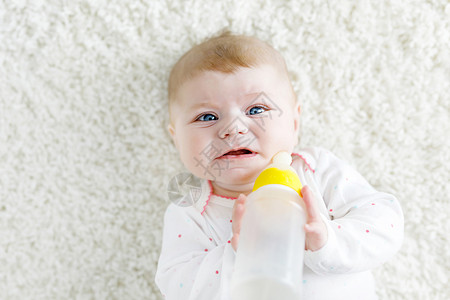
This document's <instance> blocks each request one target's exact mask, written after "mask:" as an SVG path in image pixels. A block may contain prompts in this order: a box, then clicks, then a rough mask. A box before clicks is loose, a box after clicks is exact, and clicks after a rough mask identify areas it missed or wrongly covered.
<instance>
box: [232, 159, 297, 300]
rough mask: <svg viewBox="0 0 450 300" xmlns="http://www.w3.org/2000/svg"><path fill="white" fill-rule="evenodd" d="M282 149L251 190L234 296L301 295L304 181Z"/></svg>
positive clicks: (248, 299)
mask: <svg viewBox="0 0 450 300" xmlns="http://www.w3.org/2000/svg"><path fill="white" fill-rule="evenodd" d="M291 162H292V158H291V155H290V154H289V153H287V152H279V153H278V154H276V155H275V156H274V157H273V158H272V164H271V165H269V166H268V167H267V168H266V169H265V170H263V171H262V172H261V174H260V175H259V176H258V178H257V179H256V181H255V185H254V187H253V191H252V193H250V194H249V195H248V198H247V201H246V210H245V214H244V216H243V219H242V225H241V233H240V237H239V247H238V249H237V253H236V261H235V265H234V272H233V278H232V281H231V295H232V299H233V300H269V299H270V300H273V299H283V300H291V299H295V300H298V299H300V297H301V287H302V272H303V255H304V249H305V232H304V229H303V226H304V225H305V222H306V213H305V208H304V203H303V200H302V199H301V197H300V195H301V193H300V190H301V188H302V185H301V183H300V180H299V178H298V176H297V173H296V172H295V170H294V169H293V168H292V167H291V166H290V165H291Z"/></svg>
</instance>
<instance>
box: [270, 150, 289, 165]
mask: <svg viewBox="0 0 450 300" xmlns="http://www.w3.org/2000/svg"><path fill="white" fill-rule="evenodd" d="M272 162H273V164H274V165H281V166H284V167H285V168H287V167H289V166H290V165H291V163H292V157H291V155H290V154H289V153H287V152H286V151H280V152H278V153H277V154H275V156H274V157H273V158H272Z"/></svg>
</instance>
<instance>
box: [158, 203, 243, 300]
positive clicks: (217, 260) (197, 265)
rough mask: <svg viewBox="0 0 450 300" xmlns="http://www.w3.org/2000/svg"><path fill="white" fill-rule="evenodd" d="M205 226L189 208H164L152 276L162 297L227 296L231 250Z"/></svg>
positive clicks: (172, 299)
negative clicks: (161, 230) (158, 256)
mask: <svg viewBox="0 0 450 300" xmlns="http://www.w3.org/2000/svg"><path fill="white" fill-rule="evenodd" d="M208 226H211V225H210V224H207V223H206V221H205V219H204V218H203V216H202V215H201V214H200V213H199V212H197V211H196V210H195V209H193V208H182V207H178V206H176V205H173V204H172V205H171V206H169V208H168V209H167V211H166V214H165V217H164V232H163V245H162V250H161V255H160V258H159V262H158V269H157V271H156V278H155V281H156V284H157V285H158V287H159V289H160V290H161V293H162V294H163V295H164V297H165V299H167V300H188V299H189V300H191V299H192V300H193V299H195V300H203V299H205V300H206V299H208V300H212V299H220V300H222V299H227V298H226V297H225V295H226V294H227V292H228V290H229V288H228V284H229V278H231V273H232V269H233V265H234V258H235V252H234V250H233V248H232V247H231V244H230V243H224V244H217V242H216V241H215V240H213V238H212V235H211V234H210V231H209V229H208ZM230 238H231V237H230Z"/></svg>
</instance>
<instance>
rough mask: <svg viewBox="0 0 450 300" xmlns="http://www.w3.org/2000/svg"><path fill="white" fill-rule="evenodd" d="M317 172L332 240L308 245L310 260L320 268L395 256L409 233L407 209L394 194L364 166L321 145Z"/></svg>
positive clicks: (354, 268) (326, 270)
mask: <svg viewBox="0 0 450 300" xmlns="http://www.w3.org/2000/svg"><path fill="white" fill-rule="evenodd" d="M316 166H317V167H316V170H315V174H314V178H315V181H316V183H317V186H318V187H319V189H320V193H321V196H322V197H323V201H324V202H325V204H326V207H327V210H328V214H329V215H330V218H331V220H329V219H327V218H325V217H324V218H323V219H324V222H325V225H326V226H327V232H328V239H327V242H326V244H325V245H324V246H323V247H322V248H320V249H319V250H317V251H307V252H306V254H305V264H307V265H308V267H310V268H311V269H312V270H313V271H315V272H316V273H319V274H330V273H335V274H337V273H350V272H359V271H365V270H369V269H372V268H374V267H377V266H379V265H380V264H382V263H383V262H385V261H387V260H388V259H389V258H391V257H392V256H393V255H394V254H395V253H396V252H397V251H398V250H399V248H400V246H401V243H402V239H403V214H402V210H401V208H400V205H399V203H398V201H397V200H396V199H395V197H393V196H392V195H390V194H386V193H381V192H377V191H376V190H375V189H374V188H373V187H372V186H371V185H370V184H369V183H368V182H367V181H366V180H365V179H364V178H363V177H362V176H361V175H360V174H359V173H358V172H356V171H355V170H354V169H352V168H351V167H350V166H349V165H348V164H346V163H344V162H342V161H341V160H339V159H337V158H336V157H335V156H334V155H333V154H331V153H329V152H327V151H319V155H318V160H317V165H316Z"/></svg>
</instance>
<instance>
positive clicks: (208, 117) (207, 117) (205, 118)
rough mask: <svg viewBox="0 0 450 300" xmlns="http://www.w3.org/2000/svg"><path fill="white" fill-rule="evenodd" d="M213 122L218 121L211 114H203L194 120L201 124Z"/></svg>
mask: <svg viewBox="0 0 450 300" xmlns="http://www.w3.org/2000/svg"><path fill="white" fill-rule="evenodd" d="M215 120H218V118H217V117H216V116H215V115H213V114H203V115H200V116H199V117H198V118H197V119H195V121H202V122H207V121H215Z"/></svg>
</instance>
